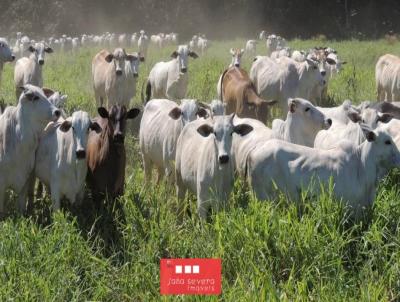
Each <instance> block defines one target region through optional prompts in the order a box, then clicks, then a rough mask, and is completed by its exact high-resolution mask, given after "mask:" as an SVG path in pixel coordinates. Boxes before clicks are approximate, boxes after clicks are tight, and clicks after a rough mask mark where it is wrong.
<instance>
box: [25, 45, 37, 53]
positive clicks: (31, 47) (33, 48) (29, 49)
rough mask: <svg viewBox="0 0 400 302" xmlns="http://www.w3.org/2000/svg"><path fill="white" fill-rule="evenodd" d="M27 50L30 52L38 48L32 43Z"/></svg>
mask: <svg viewBox="0 0 400 302" xmlns="http://www.w3.org/2000/svg"><path fill="white" fill-rule="evenodd" d="M27 50H28V51H30V52H35V50H36V49H35V47H33V46H32V45H29V47H28V49H27Z"/></svg>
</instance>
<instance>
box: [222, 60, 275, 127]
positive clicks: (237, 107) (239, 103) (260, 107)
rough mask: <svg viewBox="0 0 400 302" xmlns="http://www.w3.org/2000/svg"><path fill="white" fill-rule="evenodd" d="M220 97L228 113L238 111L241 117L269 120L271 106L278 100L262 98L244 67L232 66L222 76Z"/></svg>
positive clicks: (262, 120)
mask: <svg viewBox="0 0 400 302" xmlns="http://www.w3.org/2000/svg"><path fill="white" fill-rule="evenodd" d="M220 91H221V95H220V99H221V100H222V101H223V102H224V103H225V104H226V106H225V112H226V114H230V113H236V114H237V115H238V116H239V117H249V118H254V119H257V120H259V121H261V122H263V123H266V122H267V116H268V112H269V107H270V106H272V105H274V104H276V101H265V100H263V99H261V98H260V97H259V96H258V95H257V93H256V91H255V88H254V85H253V83H252V82H251V81H250V78H249V75H248V74H247V72H246V71H245V70H244V69H242V68H237V67H231V68H229V69H228V70H226V71H225V72H224V73H223V74H222V76H221V89H220Z"/></svg>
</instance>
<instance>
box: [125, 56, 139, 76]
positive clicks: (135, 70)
mask: <svg viewBox="0 0 400 302" xmlns="http://www.w3.org/2000/svg"><path fill="white" fill-rule="evenodd" d="M140 62H144V57H143V56H142V55H141V54H140V53H133V54H127V55H126V62H125V64H129V66H130V69H131V71H132V74H133V76H134V77H135V78H137V77H138V76H139V63H140Z"/></svg>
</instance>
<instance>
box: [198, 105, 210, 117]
mask: <svg viewBox="0 0 400 302" xmlns="http://www.w3.org/2000/svg"><path fill="white" fill-rule="evenodd" d="M197 115H198V116H199V117H204V118H206V117H207V116H208V112H207V110H206V109H204V108H202V107H199V110H197Z"/></svg>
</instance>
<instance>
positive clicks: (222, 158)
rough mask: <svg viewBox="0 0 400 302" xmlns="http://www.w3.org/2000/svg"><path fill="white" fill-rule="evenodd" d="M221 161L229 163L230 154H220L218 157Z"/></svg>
mask: <svg viewBox="0 0 400 302" xmlns="http://www.w3.org/2000/svg"><path fill="white" fill-rule="evenodd" d="M218 160H219V163H220V164H227V163H228V162H229V156H228V155H220V156H219V157H218Z"/></svg>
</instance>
